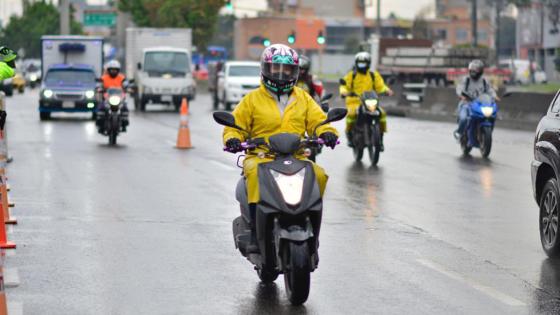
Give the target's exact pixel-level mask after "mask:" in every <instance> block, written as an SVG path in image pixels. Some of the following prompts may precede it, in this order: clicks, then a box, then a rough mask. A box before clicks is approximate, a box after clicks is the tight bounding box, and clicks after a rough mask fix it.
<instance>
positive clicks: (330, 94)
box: [321, 93, 333, 103]
mask: <svg viewBox="0 0 560 315" xmlns="http://www.w3.org/2000/svg"><path fill="white" fill-rule="evenodd" d="M332 97H333V94H332V93H329V94H327V95H325V96H323V97H321V103H322V102H326V101H328V100H330V99H331V98H332Z"/></svg>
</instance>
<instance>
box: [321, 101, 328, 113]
mask: <svg viewBox="0 0 560 315" xmlns="http://www.w3.org/2000/svg"><path fill="white" fill-rule="evenodd" d="M321 109H322V110H323V111H324V112H325V113H328V112H329V103H322V104H321Z"/></svg>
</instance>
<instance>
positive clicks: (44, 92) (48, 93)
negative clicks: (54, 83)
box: [43, 90, 54, 98]
mask: <svg viewBox="0 0 560 315" xmlns="http://www.w3.org/2000/svg"><path fill="white" fill-rule="evenodd" d="M53 94H54V93H53V91H52V90H44V91H43V96H45V97H46V98H51V97H52V96H53Z"/></svg>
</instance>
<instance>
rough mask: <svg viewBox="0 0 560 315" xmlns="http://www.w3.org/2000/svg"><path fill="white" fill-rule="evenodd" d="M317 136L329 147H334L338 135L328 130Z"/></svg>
mask: <svg viewBox="0 0 560 315" xmlns="http://www.w3.org/2000/svg"><path fill="white" fill-rule="evenodd" d="M319 138H321V139H323V141H325V145H326V146H327V147H329V148H331V149H334V147H335V146H336V142H337V141H338V136H337V135H336V134H334V133H332V132H330V131H327V132H323V133H322V134H321V135H320V136H319Z"/></svg>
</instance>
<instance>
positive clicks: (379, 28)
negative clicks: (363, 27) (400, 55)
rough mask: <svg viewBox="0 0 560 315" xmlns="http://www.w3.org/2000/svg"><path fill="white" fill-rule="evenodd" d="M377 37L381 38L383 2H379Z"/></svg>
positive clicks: (379, 0) (378, 0)
mask: <svg viewBox="0 0 560 315" xmlns="http://www.w3.org/2000/svg"><path fill="white" fill-rule="evenodd" d="M377 36H379V38H381V0H377Z"/></svg>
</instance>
